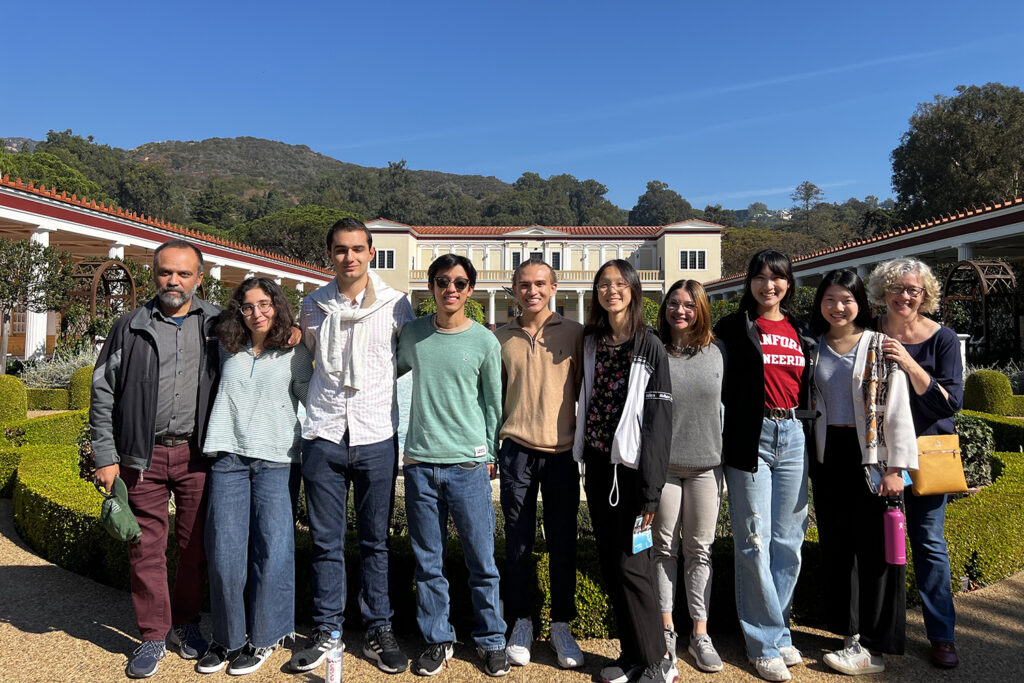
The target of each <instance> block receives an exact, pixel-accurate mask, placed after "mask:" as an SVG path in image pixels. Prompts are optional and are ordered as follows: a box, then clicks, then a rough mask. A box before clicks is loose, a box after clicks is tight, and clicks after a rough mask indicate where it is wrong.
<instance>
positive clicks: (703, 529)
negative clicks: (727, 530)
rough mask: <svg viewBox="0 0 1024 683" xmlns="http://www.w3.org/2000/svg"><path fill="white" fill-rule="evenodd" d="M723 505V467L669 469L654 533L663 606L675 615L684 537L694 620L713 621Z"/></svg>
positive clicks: (656, 573)
mask: <svg viewBox="0 0 1024 683" xmlns="http://www.w3.org/2000/svg"><path fill="white" fill-rule="evenodd" d="M721 504H722V468H721V467H712V468H711V469H706V470H689V469H683V468H677V467H672V466H669V468H668V476H667V477H666V479H665V488H663V489H662V490H661V502H660V503H659V504H658V512H657V514H655V515H654V524H653V526H652V529H651V531H652V533H653V538H654V547H653V548H652V549H651V557H652V558H653V560H654V577H655V580H656V581H657V584H658V606H659V608H660V609H661V611H662V612H663V613H664V612H672V610H673V606H674V603H675V597H676V578H677V577H678V576H679V568H678V566H679V565H678V561H677V559H676V558H677V557H678V556H679V545H680V544H679V539H680V533H681V534H682V547H683V574H684V576H685V586H686V605H687V608H688V611H689V614H690V618H691V619H693V620H694V621H707V620H708V601H709V600H710V599H711V574H712V572H711V544H712V543H714V542H715V525H716V523H717V522H718V508H719V506H720V505H721Z"/></svg>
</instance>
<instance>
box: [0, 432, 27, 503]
mask: <svg viewBox="0 0 1024 683" xmlns="http://www.w3.org/2000/svg"><path fill="white" fill-rule="evenodd" d="M24 454H25V449H24V448H23V447H20V446H11V445H0V496H3V497H4V498H9V497H10V496H11V491H12V490H13V489H14V474H15V472H17V471H18V464H19V463H20V462H21V456H22V455H24Z"/></svg>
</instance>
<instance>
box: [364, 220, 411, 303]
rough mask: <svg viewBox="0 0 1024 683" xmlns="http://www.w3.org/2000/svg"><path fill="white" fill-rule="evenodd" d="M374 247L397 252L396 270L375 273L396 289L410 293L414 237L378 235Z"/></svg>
mask: <svg viewBox="0 0 1024 683" xmlns="http://www.w3.org/2000/svg"><path fill="white" fill-rule="evenodd" d="M373 246H374V247H376V248H377V249H394V251H395V268H394V270H376V271H374V272H376V273H377V275H380V277H381V279H383V280H384V282H386V283H388V284H389V285H390V286H392V287H394V288H395V289H397V290H399V291H402V292H408V291H409V266H410V265H411V263H412V255H413V254H414V253H415V251H414V250H415V242H414V240H413V238H412V236H411V235H401V234H400V235H391V234H387V233H377V234H375V235H374V236H373Z"/></svg>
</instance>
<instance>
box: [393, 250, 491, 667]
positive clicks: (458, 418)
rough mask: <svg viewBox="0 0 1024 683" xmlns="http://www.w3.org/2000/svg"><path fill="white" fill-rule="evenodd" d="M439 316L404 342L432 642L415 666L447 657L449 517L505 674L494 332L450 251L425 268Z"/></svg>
mask: <svg viewBox="0 0 1024 683" xmlns="http://www.w3.org/2000/svg"><path fill="white" fill-rule="evenodd" d="M427 282H428V288H429V289H430V293H431V294H432V295H433V297H434V301H435V303H436V304H437V313H436V314H435V315H432V316H425V317H422V318H419V319H417V320H415V321H413V322H411V323H409V324H408V325H407V326H406V327H405V329H404V330H403V331H402V336H401V338H400V339H399V342H398V371H399V373H400V374H401V373H405V372H408V371H410V370H411V371H412V377H413V389H412V392H413V395H412V410H411V412H410V415H409V434H408V436H407V437H406V440H405V460H404V463H403V473H404V475H405V510H406V517H407V518H408V520H409V536H410V539H411V541H412V549H413V555H414V556H415V558H416V621H417V623H418V624H419V627H420V632H421V633H422V634H423V639H424V640H425V641H426V644H427V647H426V649H425V650H424V651H423V652H422V653H421V654H420V655H419V657H417V658H416V661H415V662H414V663H413V666H412V668H413V671H414V672H415V673H417V674H420V675H421V676H433V675H436V674H438V673H440V672H441V670H442V669H443V668H444V666H445V663H446V662H447V660H449V659H451V657H452V653H453V645H454V641H455V630H454V629H453V628H452V625H451V622H450V621H449V619H448V613H449V599H448V580H447V578H446V577H445V569H444V557H445V548H446V546H447V543H448V539H447V533H446V530H447V528H448V516H449V515H451V518H452V520H453V521H454V522H455V528H456V529H458V533H459V538H460V539H461V541H462V550H463V553H464V554H465V559H466V566H467V568H468V569H469V584H470V591H471V592H472V602H473V611H474V612H475V614H476V627H475V628H474V629H473V640H474V641H475V643H476V645H477V652H478V654H479V655H480V656H481V658H482V659H483V662H484V664H483V668H484V673H486V674H487V675H489V676H505V675H506V674H508V672H509V664H508V656H507V655H506V653H505V621H504V620H503V619H502V617H501V611H500V608H499V606H498V584H499V577H498V567H497V565H496V564H495V561H494V504H493V502H492V500H491V485H490V480H491V478H493V476H494V473H495V464H494V463H495V454H496V450H497V448H496V446H497V440H498V439H497V437H498V423H499V418H500V416H501V355H500V346H499V345H498V340H497V339H496V338H495V336H494V335H493V334H492V333H491V332H490V330H488V329H487V328H485V327H484V326H483V325H480V324H479V323H476V322H474V321H473V320H470V319H469V318H467V317H466V312H465V306H466V301H467V300H468V299H469V297H470V296H472V294H473V286H474V285H475V284H476V268H474V267H473V264H472V263H471V262H470V261H469V259H467V258H466V257H464V256H457V255H455V254H445V255H444V256H441V257H439V258H438V259H436V260H435V261H434V262H433V263H432V264H430V268H429V269H428V270H427Z"/></svg>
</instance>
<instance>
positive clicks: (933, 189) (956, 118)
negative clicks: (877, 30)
mask: <svg viewBox="0 0 1024 683" xmlns="http://www.w3.org/2000/svg"><path fill="white" fill-rule="evenodd" d="M956 93H957V94H956V95H954V96H952V97H946V96H944V95H936V96H935V100H934V101H933V102H924V103H921V104H919V105H918V106H917V110H916V111H915V112H914V114H913V116H911V117H910V129H909V130H907V132H905V133H904V134H903V136H902V137H901V138H900V144H899V146H898V147H897V148H896V149H894V150H893V152H892V186H893V189H894V190H895V191H896V201H897V204H898V206H899V211H900V215H901V217H902V219H903V220H905V221H917V220H924V219H926V218H931V217H935V216H939V215H942V214H946V213H951V212H954V211H958V210H960V209H964V208H967V207H970V206H981V205H983V204H987V203H992V202H995V201H999V200H1002V199H1010V198H1013V197H1019V196H1021V194H1022V193H1024V92H1022V91H1021V89H1020V88H1018V87H1016V86H1006V85H1002V84H1001V83H986V84H985V85H983V86H980V87H979V86H976V85H972V86H963V85H960V86H957V87H956Z"/></svg>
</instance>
